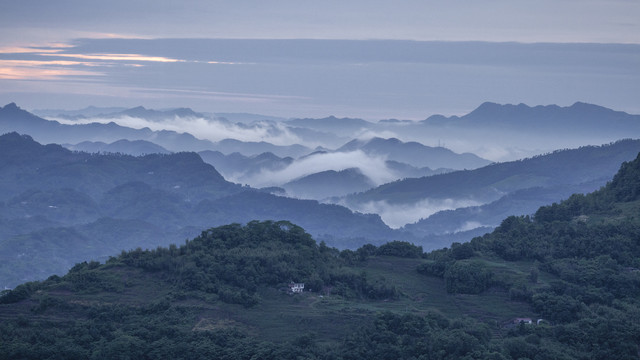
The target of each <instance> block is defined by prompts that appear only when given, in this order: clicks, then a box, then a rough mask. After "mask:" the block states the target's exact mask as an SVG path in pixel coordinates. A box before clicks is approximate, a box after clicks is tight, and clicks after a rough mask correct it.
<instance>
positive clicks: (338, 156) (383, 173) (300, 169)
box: [230, 150, 398, 187]
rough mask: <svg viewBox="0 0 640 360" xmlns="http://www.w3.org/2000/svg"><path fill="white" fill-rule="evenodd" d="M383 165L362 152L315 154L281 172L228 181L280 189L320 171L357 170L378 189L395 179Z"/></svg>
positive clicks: (392, 173)
mask: <svg viewBox="0 0 640 360" xmlns="http://www.w3.org/2000/svg"><path fill="white" fill-rule="evenodd" d="M385 161H386V157H383V156H371V155H367V154H365V153H364V152H363V151H361V150H356V151H352V152H336V153H314V154H311V155H309V156H305V157H302V158H300V159H297V160H295V161H294V162H293V163H292V164H291V165H289V166H288V167H286V168H284V169H282V170H277V171H273V170H264V169H263V170H262V171H260V172H259V173H257V174H255V175H252V176H249V177H240V178H235V179H230V180H231V181H236V182H242V183H245V184H249V185H251V186H253V187H266V186H280V185H283V184H285V183H287V182H289V181H292V180H295V179H298V178H300V177H303V176H307V175H310V174H314V173H318V172H322V171H328V170H335V171H340V170H345V169H349V168H358V169H360V171H361V172H362V173H363V174H364V175H365V176H367V177H368V178H369V179H371V180H372V181H373V182H374V183H375V184H376V185H381V184H384V183H387V182H390V181H393V180H396V179H397V178H398V176H397V175H396V174H395V173H394V172H393V171H391V170H390V169H389V168H387V166H386V164H385Z"/></svg>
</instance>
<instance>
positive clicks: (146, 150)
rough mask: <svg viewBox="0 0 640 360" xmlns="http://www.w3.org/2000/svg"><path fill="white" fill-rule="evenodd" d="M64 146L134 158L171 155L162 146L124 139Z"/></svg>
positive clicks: (65, 145)
mask: <svg viewBox="0 0 640 360" xmlns="http://www.w3.org/2000/svg"><path fill="white" fill-rule="evenodd" d="M63 146H64V147H66V148H67V149H69V150H73V151H84V152H88V153H113V154H126V155H133V156H140V155H147V154H169V153H170V151H169V150H167V149H165V148H163V147H162V146H160V145H156V144H154V143H152V142H150V141H144V140H133V141H130V140H126V139H122V140H118V141H115V142H112V143H110V144H106V143H103V142H100V141H83V142H81V143H78V144H75V145H71V144H63Z"/></svg>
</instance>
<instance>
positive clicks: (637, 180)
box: [420, 155, 640, 359]
mask: <svg viewBox="0 0 640 360" xmlns="http://www.w3.org/2000/svg"><path fill="white" fill-rule="evenodd" d="M427 257H428V258H429V259H430V260H431V261H429V262H427V263H425V264H423V265H421V268H420V271H421V272H422V273H424V274H428V275H432V276H439V277H442V278H443V279H444V280H445V282H446V285H447V289H448V290H449V291H452V292H462V293H480V292H483V291H484V290H485V289H487V288H489V287H491V286H495V285H499V286H501V287H503V288H505V289H508V291H509V295H510V297H511V298H512V299H520V300H522V301H526V302H527V303H529V304H530V305H531V306H532V308H533V310H534V311H535V313H536V314H537V316H539V317H540V318H543V319H545V320H546V321H550V322H551V324H553V325H554V326H552V327H549V328H545V329H542V328H540V327H535V328H533V327H531V328H525V329H520V330H519V331H520V333H521V336H519V337H518V340H517V341H518V342H517V344H518V345H517V347H518V348H519V349H518V353H519V354H520V356H523V357H528V358H532V359H533V358H538V356H536V355H535V354H536V351H535V349H536V347H544V348H550V349H553V348H558V349H560V348H563V349H564V350H562V353H563V357H564V358H591V359H614V358H615V359H637V358H638V351H639V350H640V325H639V324H640V323H639V320H640V301H639V299H640V155H638V157H637V158H636V159H635V160H633V161H631V162H625V163H624V164H623V165H622V167H621V169H620V171H619V172H618V173H617V174H616V175H615V176H614V178H613V180H612V181H611V182H609V183H608V184H607V185H606V186H605V187H603V188H602V189H600V190H598V191H596V192H593V193H591V194H587V195H573V196H572V197H570V198H569V199H567V200H566V201H563V202H561V203H557V204H553V205H550V206H545V207H541V208H540V209H539V210H538V211H537V212H536V213H535V216H533V217H528V216H522V217H513V216H512V217H509V218H507V219H505V220H504V221H503V222H502V224H501V225H500V226H499V227H498V228H497V229H496V230H495V231H493V232H492V233H490V234H487V235H484V236H483V237H478V238H475V239H473V240H472V241H471V242H470V243H467V244H454V245H453V246H452V248H451V249H443V250H440V251H434V252H432V253H430V254H429V255H428V256H427ZM516 264H520V265H525V264H526V267H528V268H529V273H528V274H526V276H523V275H525V274H522V275H521V276H519V277H518V276H514V275H513V268H512V269H504V266H506V267H512V266H513V267H514V265H516ZM501 267H503V269H502V270H500V268H501ZM525 269H526V268H525ZM505 270H506V271H505ZM525 272H526V271H525ZM514 341H515V340H514ZM527 349H528V350H527Z"/></svg>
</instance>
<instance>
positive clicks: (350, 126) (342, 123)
mask: <svg viewBox="0 0 640 360" xmlns="http://www.w3.org/2000/svg"><path fill="white" fill-rule="evenodd" d="M285 123H286V124H288V125H290V126H292V127H301V128H307V129H313V130H318V131H323V132H329V133H334V134H337V135H340V136H349V137H353V136H355V135H357V133H359V132H361V131H362V130H363V129H364V130H367V129H369V128H370V127H371V126H373V125H374V123H371V122H369V121H366V120H362V119H353V118H337V117H335V116H329V117H326V118H322V119H310V118H306V119H292V120H288V121H285Z"/></svg>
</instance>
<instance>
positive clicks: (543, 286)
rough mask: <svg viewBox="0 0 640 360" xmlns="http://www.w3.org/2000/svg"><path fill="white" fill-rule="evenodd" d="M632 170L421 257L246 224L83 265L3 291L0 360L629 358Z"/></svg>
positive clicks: (638, 285)
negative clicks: (294, 288)
mask: <svg viewBox="0 0 640 360" xmlns="http://www.w3.org/2000/svg"><path fill="white" fill-rule="evenodd" d="M638 174H640V155H638V157H637V158H636V159H635V160H634V161H632V162H627V163H624V164H623V165H622V167H621V169H620V171H619V172H618V173H617V174H616V175H615V177H614V178H613V180H612V181H611V182H610V183H608V185H607V186H606V187H604V188H603V189H601V190H599V191H597V192H594V193H592V194H588V195H575V196H572V197H571V198H569V199H568V200H566V201H563V202H561V203H557V204H553V205H551V206H546V207H542V208H540V209H539V210H538V211H537V212H536V214H535V216H534V217H533V218H531V217H509V218H507V219H505V220H504V221H503V222H502V224H501V225H500V226H499V227H498V228H497V229H496V230H495V231H494V232H492V233H491V234H488V235H485V236H483V237H478V238H475V239H474V240H473V241H472V242H470V243H465V244H459V243H456V244H453V245H452V246H451V248H449V249H446V248H445V249H442V250H438V251H433V252H431V253H427V254H423V253H422V249H421V248H419V247H416V246H413V245H411V244H408V243H404V242H390V243H387V244H384V245H381V246H379V247H376V246H372V245H366V246H363V247H361V248H359V249H358V250H357V251H352V250H344V251H341V252H340V251H337V250H336V249H332V248H329V247H327V246H326V245H324V244H323V243H321V244H317V243H315V242H314V241H313V239H312V238H311V237H310V236H309V235H308V234H307V233H305V232H304V230H302V229H301V228H299V227H297V226H295V225H293V224H291V223H289V222H250V223H248V224H247V225H245V226H241V225H237V224H236V225H227V226H222V227H218V228H214V229H209V230H207V231H204V232H202V234H201V235H200V236H199V237H197V238H195V239H193V240H190V241H187V242H186V243H185V244H184V245H182V246H180V247H178V246H174V245H172V246H170V247H169V248H158V249H156V250H153V251H142V250H133V251H129V252H123V253H122V254H121V255H120V256H117V257H112V258H110V259H109V260H108V261H107V262H106V263H105V264H100V263H97V262H90V263H86V262H85V263H80V264H78V265H76V266H75V267H74V268H73V269H72V270H71V271H70V272H69V273H68V274H67V275H65V276H63V277H58V276H52V277H50V278H49V279H47V280H46V281H44V282H35V283H28V284H24V285H21V286H19V287H18V288H16V289H15V290H13V291H7V292H4V294H3V296H2V297H0V319H2V322H1V323H0V341H2V342H0V344H2V346H3V351H2V352H0V358H7V359H8V358H16V357H20V358H48V357H51V356H53V354H57V356H61V357H65V358H69V357H82V358H105V357H112V358H113V357H119V356H123V355H125V354H126V356H130V357H136V358H142V357H146V358H165V357H167V356H170V357H172V358H187V357H188V358H210V357H218V358H221V357H228V358H252V357H255V358H265V359H272V358H273V359H276V358H277V359H282V358H284V359H294V358H300V357H303V358H312V359H388V358H393V359H416V358H420V357H423V358H438V359H460V358H477V359H513V360H516V359H523V358H529V359H585V358H589V359H612V358H615V359H636V358H637V356H638V355H637V354H638V346H639V345H640V337H639V336H638V334H640V326H639V325H638V321H637V319H638V318H639V316H640V304H639V303H638V298H640V271H639V270H638V268H639V266H640V263H638V259H640V246H639V244H638V242H637V239H638V238H640V216H639V215H638V214H640V211H639V210H640V176H638ZM291 281H293V282H304V283H305V291H304V292H303V293H300V294H287V292H286V289H287V284H288V283H289V282H291ZM307 290H308V291H307ZM529 322H530V324H529Z"/></svg>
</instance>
